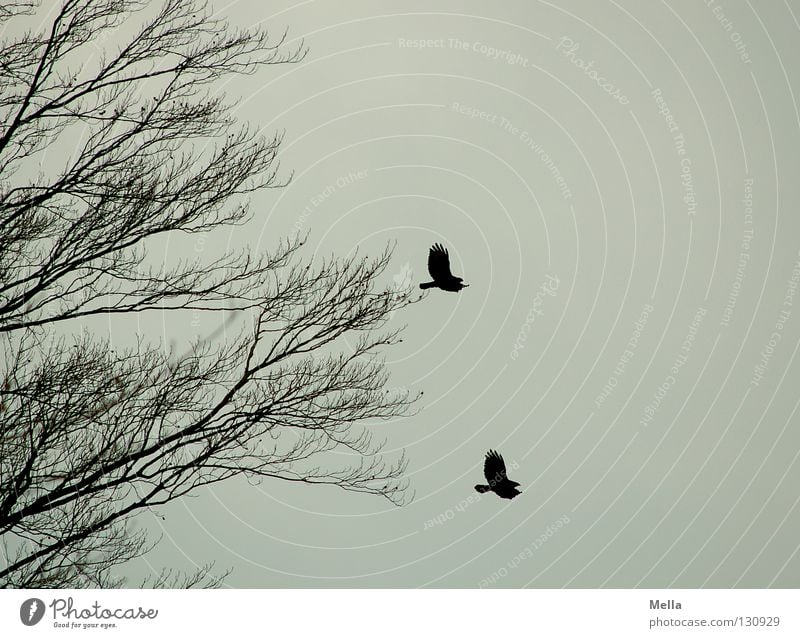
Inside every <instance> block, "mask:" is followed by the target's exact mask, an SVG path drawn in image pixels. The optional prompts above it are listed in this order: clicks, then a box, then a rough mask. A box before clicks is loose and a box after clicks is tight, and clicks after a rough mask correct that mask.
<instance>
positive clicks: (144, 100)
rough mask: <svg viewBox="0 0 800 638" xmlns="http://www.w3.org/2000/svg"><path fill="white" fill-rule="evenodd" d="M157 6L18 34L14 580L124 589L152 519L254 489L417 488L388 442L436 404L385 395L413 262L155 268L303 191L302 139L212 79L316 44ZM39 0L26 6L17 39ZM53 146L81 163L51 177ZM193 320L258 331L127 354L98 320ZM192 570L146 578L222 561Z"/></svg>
mask: <svg viewBox="0 0 800 638" xmlns="http://www.w3.org/2000/svg"><path fill="white" fill-rule="evenodd" d="M152 4H153V3H148V2H140V1H138V0H64V1H63V3H62V5H61V6H60V8H55V9H52V8H51V15H50V16H49V18H50V23H49V27H48V30H47V31H46V32H43V33H37V32H35V31H30V32H27V33H25V34H24V35H20V36H18V37H16V38H15V39H9V38H7V39H6V40H5V41H3V42H1V43H0V340H2V348H3V350H4V352H3V354H4V357H3V368H2V371H1V375H0V539H2V549H1V550H0V584H1V585H4V586H7V587H9V586H10V587H87V586H88V587H92V586H100V587H106V586H114V585H119V584H121V583H122V582H124V580H122V579H120V577H119V576H118V575H117V574H115V573H114V569H115V568H116V567H118V566H119V565H120V564H122V563H124V562H126V561H128V560H130V559H132V558H134V557H136V556H139V555H141V554H143V553H144V552H146V551H148V550H149V549H150V548H151V547H152V542H151V541H149V540H148V539H147V537H146V535H145V533H144V532H143V531H142V530H141V529H134V528H133V525H131V519H132V517H133V516H135V515H136V514H138V513H141V512H142V510H147V509H151V508H154V507H158V506H160V505H163V504H165V503H168V502H169V501H172V500H173V499H176V498H179V497H181V496H183V495H185V494H187V493H189V492H191V491H192V490H195V489H196V488H198V487H199V486H203V485H209V484H212V483H215V482H217V481H222V480H225V479H228V478H231V477H235V476H247V477H249V478H251V479H256V480H259V479H262V478H274V479H281V480H286V481H299V482H303V483H307V484H315V483H321V484H331V485H335V486H339V487H341V488H344V489H345V490H352V491H356V492H364V493H369V494H376V495H381V496H383V497H386V498H388V499H389V500H391V501H393V502H400V501H402V500H403V498H404V497H406V496H407V495H408V492H407V488H406V486H405V484H404V483H403V482H402V472H403V469H404V465H405V461H404V458H403V457H402V456H400V458H399V459H397V460H396V461H395V462H394V463H390V462H388V461H386V460H384V457H382V456H381V454H380V450H381V445H382V444H381V443H380V442H375V441H373V439H372V436H371V426H372V425H373V424H374V422H375V421H376V420H379V419H389V418H392V417H395V416H398V415H401V414H404V413H406V412H407V410H408V408H409V406H410V405H411V404H412V403H413V400H414V399H413V398H411V397H409V395H408V394H405V393H398V392H392V393H389V392H388V391H386V390H385V385H386V382H387V370H386V368H385V366H384V363H383V360H382V359H381V358H380V356H379V354H380V349H381V348H382V347H383V346H386V345H388V344H391V343H393V342H395V341H397V340H398V335H397V332H396V331H387V330H386V329H385V323H386V320H387V317H389V316H390V314H391V313H392V312H394V311H396V310H397V309H399V308H401V307H403V306H404V305H406V304H408V303H411V302H412V300H411V299H410V298H409V294H408V292H407V291H403V290H400V291H398V290H390V289H386V288H385V287H383V286H382V285H381V281H382V279H381V276H382V273H383V271H384V269H385V268H386V266H387V263H388V261H389V257H390V253H391V251H390V250H388V249H387V251H385V252H384V253H383V254H382V255H380V256H378V257H376V258H371V259H367V258H364V257H361V256H358V255H355V256H351V257H350V258H347V259H336V258H331V259H328V260H324V261H319V260H317V261H310V262H307V263H304V262H303V261H302V259H301V255H300V253H301V246H302V245H303V241H302V239H300V238H298V239H287V240H284V241H282V242H278V245H276V246H275V248H274V250H273V252H271V253H269V254H259V255H255V254H253V253H252V252H250V251H242V250H240V251H237V252H229V253H226V254H223V255H222V256H219V257H217V258H213V259H207V260H206V261H202V260H200V259H198V260H196V261H191V262H181V263H179V264H177V265H172V266H169V267H166V266H163V265H150V262H149V261H148V257H147V247H148V245H149V244H150V242H152V241H154V240H155V239H157V238H159V237H163V236H165V235H168V234H170V233H175V232H177V231H180V232H182V233H201V232H208V231H211V230H214V229H219V228H220V227H224V226H229V225H234V224H242V223H244V222H246V221H247V220H248V219H249V218H250V207H249V203H248V200H247V199H246V196H247V195H248V194H249V193H252V192H254V191H256V190H258V189H262V188H269V187H276V186H280V185H282V183H283V182H281V181H280V180H279V179H278V176H277V169H278V166H277V160H276V153H277V150H278V147H279V143H280V139H279V137H273V138H271V139H263V138H260V137H258V136H256V135H254V134H252V133H251V132H250V131H249V130H248V129H247V127H245V126H243V125H238V124H236V123H235V122H234V121H233V120H232V118H231V116H230V111H229V106H228V105H227V104H226V102H225V101H224V100H223V99H222V98H221V97H219V96H213V95H212V94H211V90H212V87H211V83H212V82H214V81H215V80H218V79H219V78H221V77H224V76H227V75H229V74H246V73H252V72H254V71H255V70H257V69H258V68H259V67H261V66H263V65H272V64H285V63H293V62H296V61H298V60H300V59H301V58H302V56H303V55H304V53H305V51H304V48H303V45H302V44H300V45H299V46H296V47H291V46H288V43H287V40H286V35H285V33H284V34H283V35H282V36H280V37H278V38H277V39H275V40H273V39H271V38H270V36H269V35H268V34H267V33H266V32H263V31H259V30H253V31H235V30H233V29H232V28H230V27H229V26H228V25H226V24H224V23H222V22H220V21H219V20H218V19H214V18H212V17H210V15H209V13H208V12H207V10H206V8H205V7H204V6H202V5H199V4H198V3H196V2H191V1H185V0H163V2H159V3H158V6H152ZM29 10H32V8H31V7H30V3H28V2H23V1H19V0H18V1H17V2H15V3H5V4H4V5H3V11H2V12H0V29H2V28H3V26H5V27H6V29H5V32H6V33H8V32H9V28H8V21H9V20H12V19H13V20H25V19H26V16H25V15H24V14H25V13H26V12H28V11H29ZM134 18H138V19H139V23H137V24H138V27H137V28H136V29H132V28H131V24H132V20H133V19H134ZM123 22H125V24H126V30H130V31H131V33H132V35H131V36H130V37H129V38H127V39H125V40H123V41H119V36H118V35H117V36H116V39H117V43H116V50H114V51H113V52H110V49H111V48H112V45H111V44H110V43H111V42H113V41H114V39H115V38H111V39H108V40H107V42H108V43H109V44H108V46H106V47H104V49H105V53H104V54H103V55H102V57H99V56H97V55H94V56H87V55H86V53H85V50H84V49H85V47H88V46H95V44H96V43H97V42H98V41H100V42H102V41H103V39H102V38H103V34H105V33H112V34H113V33H114V32H115V29H116V28H117V27H119V26H120V25H121V24H122V23H123ZM4 23H6V24H4ZM87 60H89V62H87ZM75 140H78V141H77V142H76V141H75ZM57 149H58V150H60V151H63V152H55V151H56V150H57ZM45 151H49V155H48V158H50V157H53V156H56V157H59V158H63V159H62V160H61V162H62V163H61V165H59V166H57V167H55V168H54V169H50V170H46V169H45V167H44V164H45V162H44V161H42V158H43V156H44V152H45ZM48 161H50V160H48ZM186 310H190V311H194V312H200V311H202V312H205V313H217V314H220V315H224V316H236V315H239V316H244V318H245V319H247V321H245V322H243V325H244V326H245V327H243V328H241V329H240V330H239V331H238V332H236V333H235V335H234V336H233V337H230V338H225V339H220V338H216V339H206V340H197V341H193V342H192V343H190V344H187V347H186V348H185V351H181V350H180V348H179V347H174V348H172V349H169V348H165V347H164V346H163V345H160V344H158V343H153V342H151V341H148V340H146V339H140V340H139V341H138V344H137V345H136V346H135V347H130V348H127V349H124V350H116V351H112V350H111V349H110V347H109V343H108V342H107V340H104V339H102V338H100V337H99V336H97V335H96V334H94V335H93V334H92V333H91V332H87V331H86V330H83V331H82V332H81V331H80V330H78V329H77V328H78V327H79V324H81V323H82V322H85V321H89V319H90V318H91V317H92V316H102V317H109V316H111V317H114V316H124V315H131V314H135V313H144V312H148V311H153V312H162V313H171V314H173V315H175V314H179V313H181V312H182V311H186ZM73 328H74V329H73ZM342 452H344V453H345V454H342ZM342 459H344V461H343V460H342ZM347 459H349V462H348V461H347ZM171 576H172V575H171V573H170V572H169V571H166V572H164V573H163V574H162V575H161V576H159V577H157V578H156V579H155V580H154V581H152V582H149V583H145V584H146V585H149V586H163V585H165V584H173V585H175V584H178V585H185V586H195V585H200V584H209V579H208V578H207V576H208V570H205V569H204V570H200V571H199V572H198V574H197V575H189V576H185V577H183V579H182V580H181V577H180V576H178V577H176V578H171ZM211 584H213V579H212V582H211Z"/></svg>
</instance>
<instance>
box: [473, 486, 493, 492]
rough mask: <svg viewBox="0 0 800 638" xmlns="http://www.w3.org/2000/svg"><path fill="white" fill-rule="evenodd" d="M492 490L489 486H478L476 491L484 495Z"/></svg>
mask: <svg viewBox="0 0 800 638" xmlns="http://www.w3.org/2000/svg"><path fill="white" fill-rule="evenodd" d="M490 489H491V488H490V487H489V486H488V485H476V486H475V490H476V491H478V492H480V493H481V494H483V493H484V492H488V491H489V490H490Z"/></svg>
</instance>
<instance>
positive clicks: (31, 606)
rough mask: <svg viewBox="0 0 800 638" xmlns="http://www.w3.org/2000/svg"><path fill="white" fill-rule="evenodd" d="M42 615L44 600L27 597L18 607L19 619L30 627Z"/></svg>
mask: <svg viewBox="0 0 800 638" xmlns="http://www.w3.org/2000/svg"><path fill="white" fill-rule="evenodd" d="M42 616H44V602H43V601H41V600H39V599H38V598H28V600H26V601H25V602H24V603H22V605H20V607H19V619H20V620H21V621H22V624H23V625H27V626H28V627H32V626H33V625H35V624H36V623H37V622H39V621H40V620H41V619H42Z"/></svg>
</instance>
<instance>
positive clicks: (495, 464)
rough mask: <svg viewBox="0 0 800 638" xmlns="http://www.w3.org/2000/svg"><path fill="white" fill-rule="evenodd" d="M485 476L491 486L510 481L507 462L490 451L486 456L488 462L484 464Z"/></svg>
mask: <svg viewBox="0 0 800 638" xmlns="http://www.w3.org/2000/svg"><path fill="white" fill-rule="evenodd" d="M483 475H484V476H485V477H486V480H487V481H489V485H497V484H498V483H500V482H502V481H507V480H508V476H507V475H506V464H505V461H503V457H502V456H500V455H499V454H498V453H497V452H495V451H494V450H489V452H487V454H486V460H485V461H484V462H483Z"/></svg>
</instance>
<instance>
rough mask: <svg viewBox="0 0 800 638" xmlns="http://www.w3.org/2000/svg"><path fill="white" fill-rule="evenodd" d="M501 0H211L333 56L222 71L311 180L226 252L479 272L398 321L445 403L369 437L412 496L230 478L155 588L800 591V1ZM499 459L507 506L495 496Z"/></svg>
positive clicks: (428, 395)
mask: <svg viewBox="0 0 800 638" xmlns="http://www.w3.org/2000/svg"><path fill="white" fill-rule="evenodd" d="M499 4H500V3H486V2H477V1H474V0H473V1H468V0H458V1H456V0H453V1H447V2H445V1H440V2H434V3H431V2H422V1H418V0H411V1H408V2H403V3H398V2H388V1H377V0H370V1H367V0H360V1H358V0H337V2H332V1H328V2H325V1H322V0H305V1H303V2H287V1H283V0H281V1H277V2H273V1H262V0H259V1H255V0H230V1H224V2H223V1H219V2H217V1H216V0H215V1H213V2H212V3H211V6H212V7H214V9H215V10H216V11H218V12H219V14H221V15H223V16H225V17H228V18H229V19H230V21H231V22H232V23H233V24H235V25H240V26H242V25H254V24H258V25H262V26H267V27H268V28H270V29H271V30H274V31H275V32H276V33H280V32H282V31H283V30H284V28H288V29H289V38H290V39H291V40H292V41H298V40H300V39H304V40H305V42H306V44H307V45H308V47H309V54H308V56H307V58H306V59H305V61H304V62H302V63H301V64H298V65H294V66H291V67H285V66H284V67H271V68H266V69H263V70H262V71H261V72H259V73H258V74H257V75H255V76H251V77H248V78H245V79H237V80H235V81H233V82H231V83H230V84H229V85H227V86H226V87H224V90H225V91H226V92H227V94H228V96H229V98H230V99H232V100H236V101H237V102H238V104H237V107H236V109H235V114H236V116H237V117H238V118H241V119H242V121H247V122H250V123H251V124H253V125H254V126H255V127H256V128H259V129H261V130H262V131H263V132H264V133H265V134H271V133H272V132H274V131H276V130H281V131H285V138H284V143H283V149H282V152H281V166H282V170H283V171H285V173H286V174H287V175H288V174H289V173H290V172H292V171H293V172H294V180H293V182H292V183H291V185H290V186H289V187H287V188H285V189H283V190H272V191H267V192H264V193H260V194H259V195H258V196H257V197H256V199H255V200H254V210H255V211H256V214H255V216H254V219H253V220H252V222H251V223H250V224H249V226H248V227H247V228H246V229H243V230H237V231H236V232H232V233H231V234H230V235H226V234H225V231H223V233H222V234H216V235H214V236H213V238H212V237H208V238H206V239H205V241H208V242H214V244H215V245H216V246H225V245H228V244H230V245H233V246H235V245H236V242H244V241H249V243H250V245H251V246H253V247H254V248H256V249H263V250H267V249H269V248H270V247H272V246H274V245H275V243H276V242H277V240H278V239H279V238H280V237H281V236H282V235H286V234H291V233H293V232H295V229H297V228H301V229H302V230H303V231H309V232H310V236H309V244H308V245H307V246H306V248H307V254H308V255H309V256H311V255H312V254H313V253H315V252H316V253H319V254H329V253H337V254H341V255H346V254H348V253H350V251H352V250H354V249H355V248H356V247H359V248H360V249H361V250H363V251H366V252H377V251H379V250H381V249H382V248H383V246H385V244H386V243H387V242H396V249H395V253H394V257H393V262H392V266H391V268H390V275H391V276H392V277H393V279H394V281H396V282H398V284H399V283H401V282H404V281H406V280H407V278H409V277H410V278H411V280H412V281H413V282H414V285H415V286H416V283H418V282H419V281H423V280H425V279H426V277H427V275H426V272H425V261H426V257H427V251H428V248H429V246H430V245H431V244H433V243H434V242H441V243H443V244H444V245H445V246H446V247H448V248H449V251H450V254H451V258H452V261H453V268H454V270H455V271H456V273H458V274H460V275H461V276H463V277H464V279H465V281H466V282H467V283H469V284H470V287H469V288H467V289H465V290H464V291H462V292H461V293H459V294H452V293H444V292H439V291H433V292H432V294H430V295H429V296H428V297H427V298H426V299H425V301H424V303H421V304H418V305H415V306H412V307H411V308H409V309H407V310H406V311H405V312H401V313H398V314H397V315H396V316H395V317H394V318H393V319H392V321H393V323H394V324H397V325H402V324H408V327H407V329H406V332H405V334H404V342H403V343H402V344H399V345H398V346H396V347H393V348H391V349H390V350H388V351H387V352H386V355H387V364H388V366H389V368H390V370H391V373H392V381H391V387H393V388H409V389H411V390H412V391H418V390H422V391H424V393H425V394H424V397H423V400H422V401H421V403H420V405H419V408H420V409H419V412H418V413H417V414H416V415H415V416H413V417H409V418H406V419H401V420H398V421H394V422H391V423H384V424H381V425H379V426H377V428H376V429H377V431H378V434H379V436H382V437H383V436H385V437H386V439H387V450H388V451H389V455H390V456H393V455H395V454H397V453H399V451H400V450H401V449H405V450H406V452H407V454H408V457H409V459H410V465H409V472H408V476H407V478H408V479H409V481H410V483H411V486H412V488H413V489H414V490H415V492H416V498H415V500H414V501H413V503H411V504H409V505H406V506H404V507H401V508H397V507H394V506H392V505H390V504H389V503H387V502H385V501H383V500H381V499H379V498H377V497H370V496H365V495H358V494H350V493H346V492H342V491H340V490H337V489H335V488H329V487H309V486H306V485H293V484H288V483H282V482H277V483H276V482H266V483H262V484H260V485H256V486H253V485H249V484H247V483H246V482H244V481H233V482H228V483H225V484H223V485H218V486H214V487H213V488H211V489H205V490H203V491H201V492H199V493H198V494H197V495H196V497H194V498H189V499H183V500H182V501H180V502H178V503H175V504H173V505H171V506H170V507H168V508H165V509H164V510H162V511H160V512H159V514H160V515H163V516H164V520H161V519H160V518H153V519H152V520H147V517H144V518H142V519H141V522H142V524H147V525H148V526H151V527H152V528H153V529H154V532H155V534H163V541H162V542H161V544H160V545H159V547H158V548H157V549H156V550H155V551H153V552H152V553H151V554H149V555H148V556H147V558H146V559H144V560H142V561H139V562H138V563H136V564H135V565H131V566H129V568H130V573H131V574H141V573H144V572H147V571H148V570H149V569H151V568H152V569H153V570H155V571H158V569H160V567H161V566H164V565H169V566H176V567H179V568H186V567H190V566H191V565H192V564H197V565H200V564H204V563H206V562H208V561H211V560H214V561H216V563H217V567H218V568H227V567H233V568H234V571H233V573H232V574H231V576H230V577H229V578H228V580H227V585H229V586H232V587H420V586H429V587H480V586H491V587H562V586H569V587H599V586H606V587H636V586H639V587H666V586H674V587H701V586H706V587H733V586H737V587H767V586H771V587H797V586H800V576H798V574H800V557H798V555H797V549H798V546H799V545H798V544H799V543H800V540H798V539H799V538H800V535H798V531H800V509H798V507H797V504H798V492H797V485H798V481H800V463H798V455H800V415H798V413H797V411H796V410H797V405H798V393H797V387H798V380H800V373H799V371H800V361H798V360H797V358H796V355H797V346H798V334H800V297H794V298H793V296H792V293H793V292H794V288H795V287H796V284H797V279H798V278H799V277H800V261H799V260H800V252H799V251H800V232H798V230H800V222H799V221H798V213H797V211H798V206H797V204H798V188H800V185H799V183H798V182H799V180H798V179H797V175H798V169H799V168H800V167H799V166H798V163H799V162H798V153H797V148H798V143H799V142H800V115H798V107H797V104H796V101H795V91H797V90H799V87H800V70H798V69H797V65H796V64H795V62H796V60H797V58H798V54H800V37H799V36H800V33H799V32H800V25H799V24H798V16H800V3H798V2H796V1H794V0H791V1H789V2H787V1H786V0H780V1H776V2H770V3H752V4H751V3H750V2H748V1H747V0H742V1H738V0H727V1H726V2H724V3H720V2H714V1H713V0H711V1H704V2H696V1H689V0H681V1H675V2H656V1H653V2H646V3H643V2H636V1H634V0H622V1H619V2H617V1H613V0H602V1H597V0H570V1H560V2H554V3H548V2H543V1H540V2H530V1H528V0H516V1H509V2H504V3H502V6H497V5H499ZM220 88H222V87H220ZM194 248H197V247H194ZM160 249H161V250H172V251H175V250H189V251H191V250H193V247H191V246H189V247H184V248H176V247H175V246H172V247H166V248H164V247H161V248H160ZM199 249H202V247H199ZM170 257H175V255H174V254H171V255H170ZM795 302H796V303H795ZM143 321H144V323H142V324H140V325H139V327H138V329H140V330H142V331H145V332H147V333H148V334H151V335H152V336H153V337H154V338H159V337H160V336H165V335H169V334H174V333H179V332H184V333H185V332H187V331H188V332H192V331H197V332H198V333H203V332H204V331H208V330H210V329H211V328H212V326H210V325H209V324H206V323H204V321H211V320H210V319H208V320H206V319H200V320H199V321H195V322H194V323H189V322H188V320H187V319H186V318H185V317H184V318H181V319H175V320H174V321H179V322H183V323H178V324H175V323H173V324H164V323H163V322H162V320H161V319H160V318H150V319H144V320H143ZM124 330H129V328H123V327H121V326H119V325H117V326H112V333H114V332H115V331H117V332H118V333H119V334H120V335H121V334H122V332H124ZM118 338H121V337H119V336H118ZM490 448H492V449H497V450H498V451H499V452H500V453H501V454H502V455H503V456H504V457H505V460H506V464H507V465H509V466H511V467H512V468H513V469H511V470H510V474H511V476H512V478H513V479H515V480H516V481H518V482H519V483H521V489H522V491H523V493H522V495H521V496H519V497H518V498H516V499H514V500H513V501H506V500H501V499H498V498H496V497H494V496H493V495H491V494H487V495H483V496H480V495H478V494H477V493H476V492H475V491H474V489H473V485H474V484H476V483H479V482H483V476H482V459H483V456H484V454H485V452H486V451H487V450H488V449H490Z"/></svg>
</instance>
